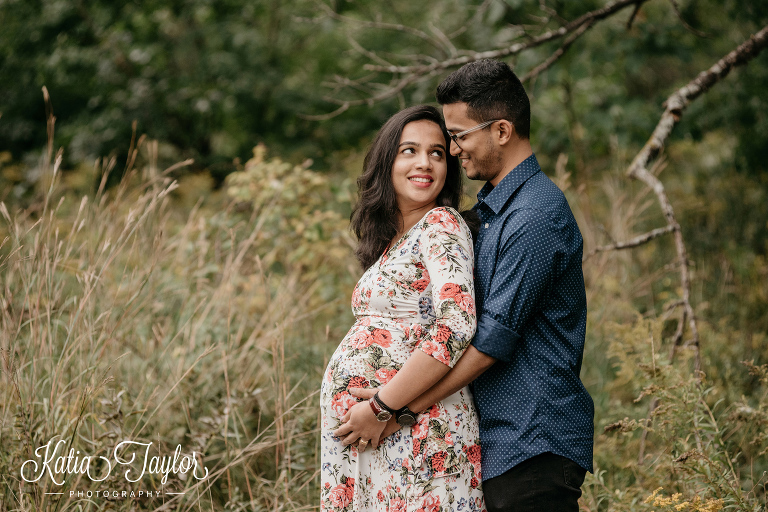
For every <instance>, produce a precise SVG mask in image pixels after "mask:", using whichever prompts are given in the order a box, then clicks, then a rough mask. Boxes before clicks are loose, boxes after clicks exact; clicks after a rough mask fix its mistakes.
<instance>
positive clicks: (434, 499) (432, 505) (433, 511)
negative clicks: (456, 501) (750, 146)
mask: <svg viewBox="0 0 768 512" xmlns="http://www.w3.org/2000/svg"><path fill="white" fill-rule="evenodd" d="M416 512H440V497H439V496H435V495H433V494H432V495H429V496H427V497H426V498H425V499H424V502H423V503H422V505H421V508H419V509H418V510H417V511H416Z"/></svg>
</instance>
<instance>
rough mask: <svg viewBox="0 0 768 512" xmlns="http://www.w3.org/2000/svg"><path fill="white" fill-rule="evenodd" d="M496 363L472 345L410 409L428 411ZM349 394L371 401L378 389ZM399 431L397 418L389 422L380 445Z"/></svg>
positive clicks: (410, 404)
mask: <svg viewBox="0 0 768 512" xmlns="http://www.w3.org/2000/svg"><path fill="white" fill-rule="evenodd" d="M495 362H496V359H494V358H492V357H491V356H488V355H486V354H483V353H482V352H480V351H479V350H477V349H476V348H475V347H474V346H472V345H470V346H469V347H468V348H467V349H466V350H465V351H464V353H463V354H462V355H461V358H460V359H459V361H458V362H457V363H456V365H455V366H454V367H453V368H451V370H450V371H449V372H448V373H447V374H446V375H445V376H444V377H443V378H442V379H440V380H439V381H438V382H437V383H436V384H435V385H434V386H432V387H431V388H429V389H428V390H427V391H425V392H424V393H422V394H421V395H419V396H418V397H416V398H415V399H414V400H412V401H411V402H410V403H409V404H408V408H409V409H410V410H411V411H413V412H415V413H419V412H422V411H424V410H426V409H428V408H429V407H431V406H432V405H434V404H436V403H437V402H439V401H440V400H443V399H444V398H447V397H449V396H451V395H452V394H454V393H455V392H457V391H458V390H460V389H461V388H463V387H464V386H466V385H467V384H469V383H470V382H472V381H473V380H475V379H476V378H477V377H479V376H480V375H481V374H482V373H483V372H484V371H486V370H487V369H488V368H490V367H491V366H493V363H495ZM349 393H350V394H351V395H352V396H356V397H357V398H364V399H369V398H371V397H372V396H373V395H374V394H376V388H349ZM398 430H400V425H398V424H397V422H396V421H395V418H392V419H391V420H389V421H388V422H387V425H386V427H385V428H384V431H383V432H382V433H381V436H380V437H379V438H378V439H379V444H381V443H383V442H384V439H386V438H387V437H389V436H390V435H391V434H393V433H395V432H397V431H398Z"/></svg>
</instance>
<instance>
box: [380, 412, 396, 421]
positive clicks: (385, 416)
mask: <svg viewBox="0 0 768 512" xmlns="http://www.w3.org/2000/svg"><path fill="white" fill-rule="evenodd" d="M391 418H392V414H391V413H389V412H387V411H381V412H380V413H378V414H377V415H376V419H377V420H379V421H389V420H390V419H391Z"/></svg>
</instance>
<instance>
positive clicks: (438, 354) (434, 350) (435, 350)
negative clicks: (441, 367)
mask: <svg viewBox="0 0 768 512" xmlns="http://www.w3.org/2000/svg"><path fill="white" fill-rule="evenodd" d="M421 350H423V351H424V353H426V354H428V355H430V356H432V357H434V358H435V359H437V360H438V361H440V362H441V363H443V364H449V363H450V359H448V353H447V351H446V350H445V345H441V344H440V343H436V342H435V341H433V340H424V342H423V343H422V344H421Z"/></svg>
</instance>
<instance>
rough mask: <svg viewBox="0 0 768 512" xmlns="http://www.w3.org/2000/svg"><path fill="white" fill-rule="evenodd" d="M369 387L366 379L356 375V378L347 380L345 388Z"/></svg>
mask: <svg viewBox="0 0 768 512" xmlns="http://www.w3.org/2000/svg"><path fill="white" fill-rule="evenodd" d="M370 385H371V383H370V382H368V379H366V378H365V377H363V376H361V375H358V376H356V377H352V378H351V379H349V385H348V386H347V388H367V387H368V386H370Z"/></svg>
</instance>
